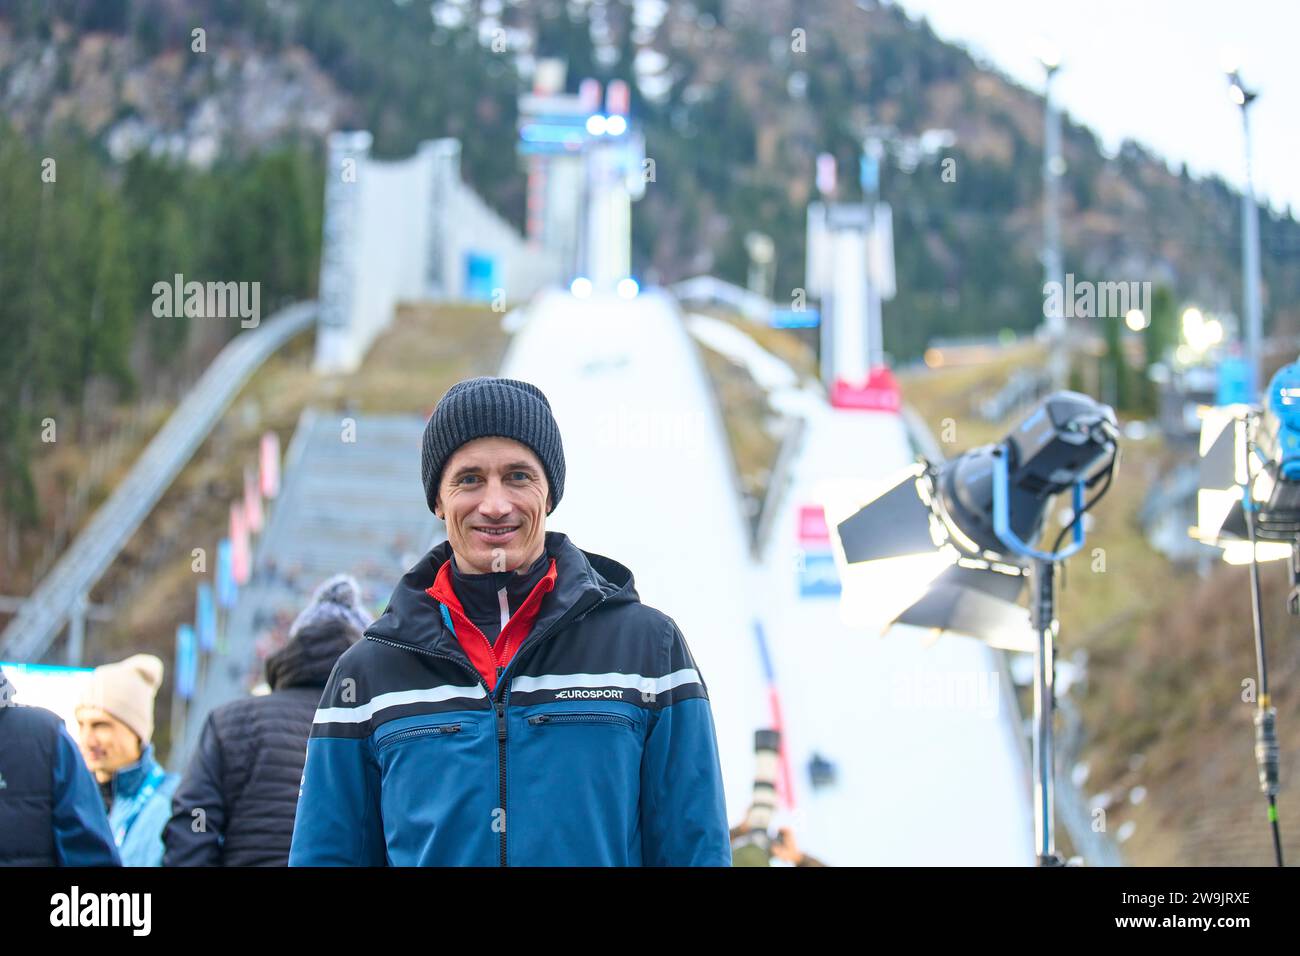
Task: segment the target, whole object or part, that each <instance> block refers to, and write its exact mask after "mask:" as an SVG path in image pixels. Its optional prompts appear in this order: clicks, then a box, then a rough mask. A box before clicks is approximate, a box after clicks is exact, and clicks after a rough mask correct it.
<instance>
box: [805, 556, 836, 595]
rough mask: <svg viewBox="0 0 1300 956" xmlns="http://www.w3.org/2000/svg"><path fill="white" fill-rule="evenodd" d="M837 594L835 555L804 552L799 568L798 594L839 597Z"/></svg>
mask: <svg viewBox="0 0 1300 956" xmlns="http://www.w3.org/2000/svg"><path fill="white" fill-rule="evenodd" d="M839 594H840V575H839V571H837V570H836V568H835V556H834V555H833V554H830V553H827V552H818V551H809V552H806V553H805V554H804V559H803V567H802V568H800V569H799V596H800V597H839Z"/></svg>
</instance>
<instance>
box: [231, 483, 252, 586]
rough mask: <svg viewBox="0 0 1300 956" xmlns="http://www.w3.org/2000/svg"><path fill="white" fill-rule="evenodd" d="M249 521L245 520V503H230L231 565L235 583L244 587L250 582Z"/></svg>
mask: <svg viewBox="0 0 1300 956" xmlns="http://www.w3.org/2000/svg"><path fill="white" fill-rule="evenodd" d="M249 564H250V561H249V553H248V523H247V522H246V521H245V520H244V503H243V502H242V501H232V502H231V503H230V566H231V568H232V569H233V570H234V572H235V583H236V584H238V585H239V586H240V587H243V586H244V585H245V584H247V583H248V578H249V573H250V571H251V570H252V569H251V568H250V567H249Z"/></svg>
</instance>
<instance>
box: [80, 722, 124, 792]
mask: <svg viewBox="0 0 1300 956" xmlns="http://www.w3.org/2000/svg"><path fill="white" fill-rule="evenodd" d="M77 726H78V729H79V730H80V734H79V740H78V743H80V745H81V756H82V757H83V758H84V759H85V761H86V766H87V767H89V768H90V770H91V772H92V773H94V775H95V779H96V780H98V781H99V782H100V783H103V782H104V781H105V780H107V779H108V778H109V777H111V776H112V775H113V774H114V773H116V772H117V771H118V770H120V769H121V768H123V767H126V766H128V765H130V764H133V763H135V762H136V761H137V760H139V759H140V738H139V737H137V736H136V735H135V731H134V730H132V729H131V728H130V727H128V726H127V725H126V724H124V723H122V722H121V721H120V720H118V719H117V718H116V717H114V716H113V715H112V714H110V713H108V712H107V711H103V710H99V709H98V708H96V707H82V708H80V709H79V710H78V711H77Z"/></svg>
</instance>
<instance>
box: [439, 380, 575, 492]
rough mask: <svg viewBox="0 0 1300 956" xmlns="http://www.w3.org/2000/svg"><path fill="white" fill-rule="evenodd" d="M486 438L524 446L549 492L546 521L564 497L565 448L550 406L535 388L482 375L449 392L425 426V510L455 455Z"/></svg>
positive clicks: (450, 389) (519, 382)
mask: <svg viewBox="0 0 1300 956" xmlns="http://www.w3.org/2000/svg"><path fill="white" fill-rule="evenodd" d="M491 435H495V436H498V437H501V438H512V439H514V440H515V441H517V442H519V443H520V444H523V445H527V446H528V447H529V448H531V449H532V450H533V453H534V454H535V455H537V457H538V459H540V460H541V463H542V468H543V469H544V470H545V471H546V481H547V483H548V484H549V485H550V488H551V508H550V510H548V511H547V512H546V513H547V514H548V515H549V514H550V513H551V512H552V511H554V510H555V509H556V508H557V507H558V506H559V504H560V498H561V497H562V496H563V494H564V444H563V443H562V442H561V441H560V428H559V426H558V425H556V423H555V417H554V416H553V415H552V414H551V403H550V402H548V401H547V400H546V396H545V395H543V394H542V390H541V389H540V388H538V387H537V386H536V385H532V384H529V383H528V382H521V381H519V380H518V379H514V378H493V377H491V376H486V375H485V376H481V377H479V378H468V379H465V381H463V382H457V383H456V384H455V385H453V386H452V387H451V388H449V389H448V390H447V394H446V395H444V396H442V400H441V401H439V402H438V407H437V408H435V409H434V410H433V415H432V416H430V418H429V423H428V424H427V425H425V426H424V448H423V451H422V453H421V455H420V475H421V477H422V478H423V480H424V497H425V500H426V501H428V503H429V510H430V511H433V505H434V502H435V501H436V500H437V498H438V486H439V485H440V484H441V482H442V471H443V469H444V468H445V467H446V465H447V462H448V460H450V458H451V456H452V455H453V454H455V452H456V449H457V448H459V447H460V446H461V445H464V444H465V443H466V442H471V441H473V440H474V439H476V438H486V437H488V436H491Z"/></svg>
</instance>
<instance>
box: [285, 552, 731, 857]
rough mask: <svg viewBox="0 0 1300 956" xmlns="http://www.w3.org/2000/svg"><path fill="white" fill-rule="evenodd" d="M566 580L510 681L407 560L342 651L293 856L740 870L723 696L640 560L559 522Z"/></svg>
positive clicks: (315, 731)
mask: <svg viewBox="0 0 1300 956" xmlns="http://www.w3.org/2000/svg"><path fill="white" fill-rule="evenodd" d="M545 546H546V551H547V553H548V554H550V555H551V556H552V557H554V558H555V559H556V571H557V579H556V584H555V588H554V590H552V591H551V592H550V593H549V594H548V595H547V596H546V599H545V600H544V601H543V603H542V606H541V609H540V611H539V613H538V617H537V619H536V621H535V622H534V624H533V628H532V631H531V633H530V634H529V636H528V637H527V638H526V639H525V641H524V643H523V644H522V645H521V646H520V648H519V650H518V651H517V652H516V653H515V654H514V656H513V657H512V658H511V659H510V663H509V664H508V665H507V667H506V669H505V671H504V672H503V673H502V676H501V679H500V680H499V681H498V682H497V684H496V690H495V692H491V691H489V690H488V687H487V685H486V683H485V682H484V681H483V679H482V677H481V676H480V674H479V673H478V671H477V670H476V669H475V668H474V666H473V665H472V664H471V663H470V661H469V658H468V657H467V656H466V655H465V652H464V651H463V650H462V649H461V647H460V644H459V642H458V641H457V639H456V636H455V635H454V634H453V632H452V631H451V629H450V628H449V626H448V624H447V621H448V620H449V618H448V617H446V616H445V615H444V614H443V613H442V609H441V606H440V605H439V603H438V602H437V601H435V600H434V599H433V598H432V597H430V596H429V594H428V593H427V589H428V588H429V587H430V586H431V585H432V584H433V581H434V578H435V577H436V575H437V572H438V569H439V567H441V565H442V564H443V562H445V561H447V560H448V559H449V557H450V555H451V547H450V543H449V542H446V541H444V542H443V543H442V544H439V545H438V546H437V547H435V548H434V549H433V550H432V551H430V552H429V553H428V554H427V555H425V557H424V558H423V559H422V560H421V561H420V562H419V563H418V564H417V565H416V566H415V567H414V568H412V569H411V570H410V571H409V572H407V574H406V575H405V576H404V577H403V578H402V581H401V583H400V584H399V585H398V587H397V589H396V590H395V591H394V592H393V596H392V598H391V600H390V602H389V605H388V609H387V610H386V611H385V612H384V614H383V616H382V617H380V619H379V620H378V621H376V622H375V623H374V624H373V625H371V627H370V629H369V630H368V631H367V632H366V637H365V640H362V641H359V642H358V643H357V644H356V645H354V646H353V647H352V648H350V649H349V650H348V651H346V652H345V653H344V654H343V656H342V657H340V658H339V661H338V663H337V664H336V665H335V666H334V670H333V673H332V674H331V675H330V679H329V683H328V685H327V686H326V688H325V692H324V694H323V695H322V697H321V702H320V709H319V710H318V711H317V712H316V717H315V721H314V723H313V725H312V733H311V739H310V740H309V741H308V745H307V763H306V766H305V769H304V772H303V783H302V789H301V791H300V793H299V797H298V809H297V816H296V819H295V823H294V833H293V844H292V848H291V850H290V854H289V864H290V865H291V866H315V865H370V866H382V865H385V864H388V865H395V866H416V865H434V866H507V865H509V866H564V865H577V866H641V865H645V866H730V865H731V851H730V845H729V841H728V831H727V820H726V804H725V800H724V797H723V791H722V772H721V766H720V764H719V759H718V747H717V739H716V735H715V731H714V725H713V716H712V713H711V711H710V709H709V698H708V691H707V688H706V686H705V683H704V679H703V677H702V676H701V675H700V672H699V669H698V668H697V667H696V666H695V661H694V659H693V658H692V657H691V653H690V650H689V648H688V647H687V646H686V640H685V638H684V637H683V636H682V633H681V631H680V630H679V629H678V627H677V625H676V623H675V622H674V621H673V619H672V618H670V617H668V616H667V615H665V614H663V613H661V612H659V611H657V610H655V609H654V608H651V607H648V606H646V605H644V604H642V603H641V600H640V598H639V597H638V596H637V593H636V590H635V588H634V586H633V580H632V573H631V572H630V571H629V570H628V569H627V568H626V567H624V566H623V565H621V564H619V563H618V562H617V561H613V560H611V559H609V558H605V557H602V556H600V555H597V554H590V553H588V552H585V551H581V550H579V549H578V548H577V547H576V546H575V545H574V544H573V543H572V542H570V541H569V539H568V537H567V536H566V535H564V534H561V533H559V532H547V534H546V545H545Z"/></svg>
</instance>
